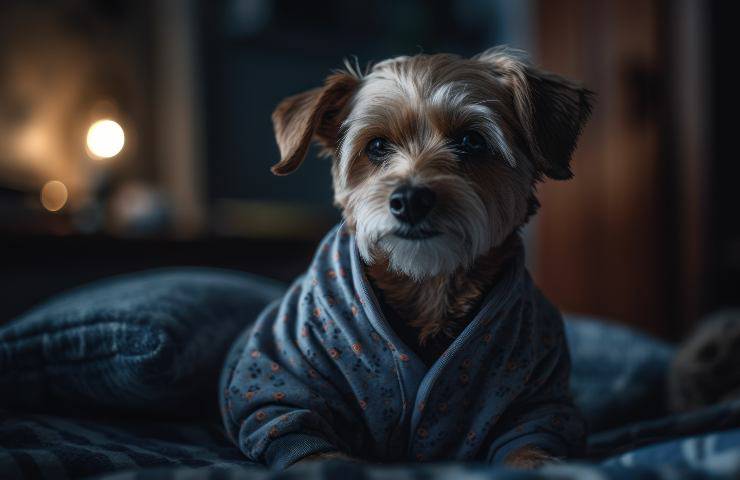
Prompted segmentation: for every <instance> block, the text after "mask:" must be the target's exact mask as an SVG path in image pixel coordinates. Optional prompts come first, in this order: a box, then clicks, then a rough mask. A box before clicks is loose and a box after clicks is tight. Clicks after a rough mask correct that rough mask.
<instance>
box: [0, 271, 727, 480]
mask: <svg viewBox="0 0 740 480" xmlns="http://www.w3.org/2000/svg"><path fill="white" fill-rule="evenodd" d="M282 291H283V286H282V285H280V284H278V283H276V282H272V281H269V280H267V279H264V278H257V277H254V276H251V275H248V274H244V273H240V272H234V271H228V270H215V269H192V268H187V269H168V270H159V271H150V272H142V273H137V274H130V275H127V276H122V277H116V278H112V279H108V280H105V281H101V282H96V283H94V284H91V285H88V286H85V287H82V288H78V289H76V290H73V291H70V292H68V293H65V294H62V295H59V296H57V297H55V298H53V299H51V300H49V301H47V302H45V303H44V304H42V305H39V306H38V307H36V308H34V309H32V310H31V311H29V312H27V313H25V314H23V315H21V316H20V317H18V318H17V319H14V320H13V321H11V322H9V323H8V324H6V325H5V326H3V327H1V328H0V478H2V479H16V478H33V479H35V478H42V479H46V478H48V479H64V478H105V479H135V478H142V479H143V478H147V479H159V478H167V479H170V478H176V479H201V478H203V479H210V478H214V479H216V478H234V479H241V478H250V479H251V478H308V479H313V478H316V479H333V478H337V479H340V478H341V479H345V478H368V479H373V478H379V479H380V478H383V479H386V478H391V479H395V478H397V479H412V478H414V479H416V478H426V479H437V478H439V479H446V478H461V479H471V480H472V479H480V478H497V479H509V478H511V479H517V478H544V479H563V478H589V479H590V478H597V479H601V478H604V479H612V478H614V479H627V478H650V479H652V478H657V479H662V478H665V479H669V478H670V479H672V478H692V479H693V478H712V479H713V478H718V479H719V478H739V477H740V402H739V401H729V402H725V403H722V404H718V405H712V406H709V407H706V408H703V409H698V410H695V411H692V412H689V413H684V414H678V415H675V414H674V415H671V414H670V413H669V411H668V408H667V401H666V400H667V399H666V388H665V380H666V374H667V369H668V365H669V363H670V361H671V359H672V358H673V355H674V354H675V347H674V346H672V345H670V344H667V343H665V342H662V341H660V340H658V339H655V338H652V337H650V336H647V335H645V334H642V333H640V332H637V331H634V330H630V329H627V328H625V327H622V326H619V325H616V324H613V323H610V322H608V321H605V320H600V319H592V318H585V317H578V316H566V332H567V335H568V341H569V344H570V349H571V357H572V362H573V372H572V377H571V383H572V387H573V392H574V397H575V400H576V402H577V404H578V405H579V406H580V408H581V410H582V411H583V412H584V415H585V416H586V418H587V421H588V424H589V428H590V432H591V433H590V435H589V439H588V449H587V451H586V453H585V454H584V456H583V457H582V458H579V459H575V460H570V461H568V462H563V463H560V464H554V465H550V466H547V467H544V468H542V469H539V470H537V471H534V472H521V471H513V470H507V469H505V468H502V467H498V466H489V465H483V464H476V463H468V464H462V463H441V464H440V463H429V464H408V465H370V464H358V463H352V462H342V461H336V460H333V461H328V462H314V463H310V464H302V465H298V466H296V467H293V468H292V469H289V470H288V471H286V472H276V471H270V470H267V469H265V468H263V467H261V466H259V465H255V464H253V463H250V462H249V461H247V459H246V458H245V457H244V456H243V455H242V454H241V452H240V451H239V449H238V448H237V447H236V446H234V445H233V444H232V443H230V441H229V440H228V439H227V438H226V436H225V435H224V432H223V429H222V427H221V424H220V419H219V417H218V413H217V411H216V398H217V393H218V392H217V387H216V385H217V380H218V374H219V371H220V368H221V362H222V361H223V357H224V354H225V352H226V350H227V349H228V347H229V345H230V343H231V341H233V339H234V337H235V335H236V333H237V332H238V331H240V330H241V329H242V328H244V326H245V325H247V324H248V322H249V321H250V320H251V319H253V318H254V317H255V316H256V314H257V313H258V312H259V310H260V309H261V308H262V307H263V306H264V305H265V304H266V303H268V302H269V301H271V300H272V299H274V298H276V297H278V296H279V295H280V294H281V293H282Z"/></svg>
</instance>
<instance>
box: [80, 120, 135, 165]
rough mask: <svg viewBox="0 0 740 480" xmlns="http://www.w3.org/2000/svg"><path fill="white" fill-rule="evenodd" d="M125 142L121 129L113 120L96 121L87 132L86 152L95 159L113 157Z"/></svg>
mask: <svg viewBox="0 0 740 480" xmlns="http://www.w3.org/2000/svg"><path fill="white" fill-rule="evenodd" d="M125 141H126V136H125V135H124V134H123V128H121V125H119V124H118V123H117V122H115V121H113V120H109V119H105V120H98V121H97V122H95V123H93V124H92V125H90V128H89V129H88V131H87V150H88V152H90V155H92V156H93V157H95V158H111V157H115V156H116V155H118V154H119V153H120V152H121V150H122V149H123V144H124V142H125Z"/></svg>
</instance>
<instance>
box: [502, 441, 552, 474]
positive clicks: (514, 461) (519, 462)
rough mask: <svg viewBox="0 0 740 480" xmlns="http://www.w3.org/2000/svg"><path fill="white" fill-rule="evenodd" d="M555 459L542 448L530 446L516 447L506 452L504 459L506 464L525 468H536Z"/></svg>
mask: <svg viewBox="0 0 740 480" xmlns="http://www.w3.org/2000/svg"><path fill="white" fill-rule="evenodd" d="M557 461H558V458H557V457H553V456H552V455H550V454H548V453H547V452H545V451H544V450H541V449H539V448H537V447H532V446H524V447H521V448H518V449H516V450H514V451H513V452H511V453H510V454H508V455H507V456H506V459H504V463H505V464H506V466H509V467H513V468H520V469H525V470H529V469H533V468H538V467H541V466H543V465H545V464H548V463H553V462H557Z"/></svg>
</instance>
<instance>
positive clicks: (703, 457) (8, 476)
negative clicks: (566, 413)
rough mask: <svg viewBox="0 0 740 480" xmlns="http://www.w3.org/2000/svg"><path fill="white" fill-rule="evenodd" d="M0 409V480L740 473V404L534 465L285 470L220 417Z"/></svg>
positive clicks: (634, 430)
mask: <svg viewBox="0 0 740 480" xmlns="http://www.w3.org/2000/svg"><path fill="white" fill-rule="evenodd" d="M0 415H1V416H0V478H1V479H3V480H14V479H24V478H28V479H55V480H56V479H61V480H64V479H71V478H99V479H106V480H113V479H116V480H129V479H130V480H134V479H142V480H143V479H149V480H151V479H160V478H161V479H177V480H186V479H204V480H205V479H208V480H210V479H213V480H216V479H223V478H229V479H242V478H243V479H269V478H300V479H308V480H311V479H316V480H319V479H322V480H330V479H337V480H340V479H341V480H344V479H347V478H363V479H368V480H372V479H399V480H400V479H411V478H414V479H415V478H424V479H429V480H437V479H439V480H443V479H450V478H455V479H461V480H473V479H486V478H496V479H499V480H509V479H511V480H516V479H522V478H535V479H537V478H539V479H548V480H550V479H552V480H555V479H564V478H589V479H591V478H594V479H605V480H610V479H615V480H622V479H625V480H626V479H633V478H646V479H658V480H662V479H665V480H669V479H683V478H686V479H689V478H690V479H695V478H707V479H725V478H728V479H729V478H740V402H735V403H730V404H726V405H722V406H715V407H711V408H708V409H705V410H703V411H700V412H697V413H693V414H689V415H681V416H677V417H669V418H666V419H663V420H657V421H651V422H642V423H638V424H634V425H631V426H629V427H623V428H620V429H617V430H613V431H609V432H603V433H600V434H598V435H595V436H593V437H592V438H591V442H590V446H591V450H592V452H593V455H594V456H592V457H591V458H590V459H589V460H588V461H584V462H576V463H563V464H558V465H552V466H548V467H546V468H543V469H540V470H538V471H537V472H516V471H512V470H505V469H502V468H501V467H489V466H485V465H480V464H462V463H456V464H419V465H384V466H377V465H376V466H373V465H363V464H353V463H347V462H339V461H331V462H324V463H313V464H305V465H298V466H296V467H294V468H293V469H291V470H289V471H288V472H283V473H280V472H275V471H269V470H266V469H264V468H262V467H259V466H256V465H254V464H251V463H250V462H248V461H246V460H245V459H244V456H243V455H242V454H241V453H240V452H239V450H238V449H237V448H236V447H235V446H233V444H231V443H229V442H228V440H227V439H226V437H225V435H224V433H223V431H222V429H221V427H220V426H218V425H217V424H216V423H213V424H185V423H174V424H173V423H158V422H156V421H149V422H143V421H142V420H141V419H139V420H137V422H136V423H132V422H125V421H122V420H120V419H119V420H116V421H102V420H90V419H79V418H64V417H57V416H48V415H31V414H12V415H11V414H9V413H8V412H5V413H3V414H0ZM650 442H652V443H650ZM645 444H647V445H645ZM640 445H642V446H640ZM609 452H611V453H612V455H607V454H608V453H609ZM615 452H619V453H618V454H616V455H614V454H613V453H615Z"/></svg>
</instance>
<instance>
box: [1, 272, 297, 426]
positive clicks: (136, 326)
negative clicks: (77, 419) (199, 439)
mask: <svg viewBox="0 0 740 480" xmlns="http://www.w3.org/2000/svg"><path fill="white" fill-rule="evenodd" d="M282 292H283V288H282V286H281V285H279V284H277V283H276V282H273V281H270V280H269V279H266V278H257V277H254V276H251V275H247V274H243V273H239V272H233V271H226V270H218V269H205V268H179V269H167V270H161V271H158V270H155V271H151V272H145V273H136V274H130V275H124V276H121V277H114V278H111V279H107V280H103V281H100V282H96V283H94V284H92V285H89V286H85V287H82V288H77V289H75V290H73V291H71V292H68V293H64V294H61V295H58V296H56V297H55V298H53V299H51V300H49V301H48V302H45V303H43V304H42V305H40V306H38V307H36V308H34V309H32V310H31V311H29V312H28V313H26V314H24V315H22V316H20V317H19V318H17V319H15V320H13V321H11V322H10V323H9V324H7V325H4V326H3V327H1V328H0V408H2V407H5V408H14V407H15V408H24V409H35V410H44V411H60V412H65V413H69V412H71V411H82V412H89V411H90V410H91V409H96V410H102V411H111V410H117V411H129V412H132V411H136V412H145V413H149V414H151V413H160V414H166V415H171V416H180V417H186V416H190V415H194V414H201V413H202V412H203V411H204V410H206V411H212V413H213V415H216V414H217V408H216V405H215V402H214V400H213V398H212V397H213V392H214V391H215V389H216V388H217V387H216V385H217V381H218V376H219V372H220V369H221V364H222V362H223V358H224V354H225V352H226V350H227V349H228V347H229V345H230V344H231V342H232V341H233V339H234V336H235V335H236V334H237V333H238V332H239V331H241V329H242V328H243V327H244V325H245V324H246V323H249V322H250V321H252V320H251V319H253V318H255V317H256V316H257V314H258V313H259V312H260V311H261V310H262V309H263V308H264V306H265V305H266V304H268V303H269V302H270V301H272V300H273V299H275V298H277V297H278V296H280V295H281V294H282Z"/></svg>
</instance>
